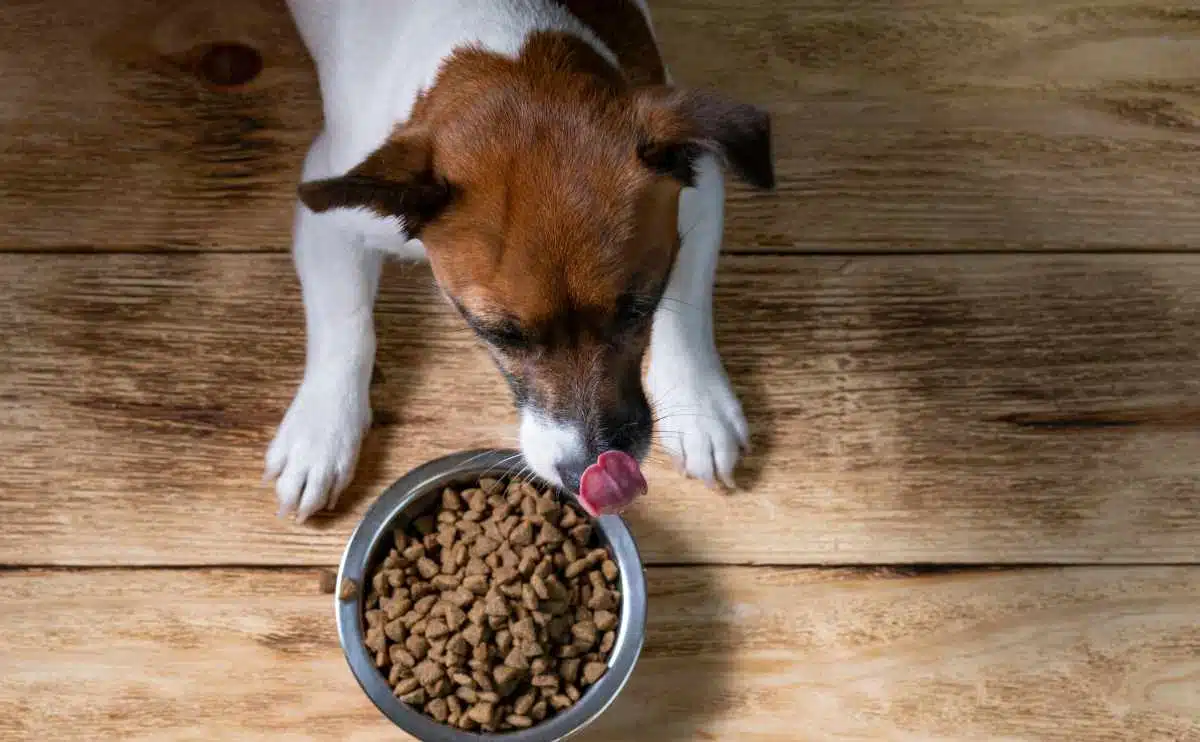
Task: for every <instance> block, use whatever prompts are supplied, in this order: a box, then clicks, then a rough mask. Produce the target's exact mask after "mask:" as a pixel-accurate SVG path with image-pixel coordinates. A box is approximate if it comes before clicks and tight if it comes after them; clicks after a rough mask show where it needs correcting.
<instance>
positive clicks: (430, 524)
mask: <svg viewBox="0 0 1200 742" xmlns="http://www.w3.org/2000/svg"><path fill="white" fill-rule="evenodd" d="M435 522H436V521H435V520H434V517H433V516H432V515H423V516H421V517H420V518H417V519H416V520H414V521H413V528H415V529H416V530H417V533H419V534H421V535H422V536H428V535H429V534H431V533H433V529H434V523H435Z"/></svg>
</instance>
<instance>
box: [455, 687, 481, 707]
mask: <svg viewBox="0 0 1200 742" xmlns="http://www.w3.org/2000/svg"><path fill="white" fill-rule="evenodd" d="M454 695H455V697H456V698H459V699H461V700H463V701H465V702H466V703H468V704H475V703H478V702H479V693H478V691H476V690H475V689H474V688H472V687H470V686H466V685H460V686H459V687H458V690H456V691H454Z"/></svg>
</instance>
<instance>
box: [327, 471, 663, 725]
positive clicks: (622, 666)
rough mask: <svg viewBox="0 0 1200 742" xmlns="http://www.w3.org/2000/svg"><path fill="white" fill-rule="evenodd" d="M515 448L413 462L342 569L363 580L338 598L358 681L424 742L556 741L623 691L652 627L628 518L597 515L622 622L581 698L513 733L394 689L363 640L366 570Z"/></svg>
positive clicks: (370, 515) (367, 519)
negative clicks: (463, 721)
mask: <svg viewBox="0 0 1200 742" xmlns="http://www.w3.org/2000/svg"><path fill="white" fill-rule="evenodd" d="M515 453H516V452H515V451H505V450H482V451H466V452H463V453H457V454H453V455H451V456H446V457H445V458H441V459H437V460H435V461H431V462H429V463H427V464H424V465H422V466H419V467H417V468H416V469H413V470H412V471H410V472H409V473H408V474H405V475H404V476H403V477H401V478H400V479H399V480H398V481H397V482H396V483H395V484H393V485H392V486H391V487H389V488H388V489H387V490H386V491H385V492H384V493H383V494H382V495H381V496H380V497H379V499H378V500H377V501H376V502H375V504H374V505H372V506H371V507H370V509H369V510H367V514H366V515H365V516H364V517H363V520H362V523H360V524H359V525H358V528H356V529H355V530H354V533H353V534H352V535H351V536H350V542H349V544H347V545H346V552H345V553H344V554H343V555H342V563H341V566H340V567H339V569H338V585H341V584H343V581H344V580H347V579H350V580H353V581H354V583H355V584H356V585H358V586H359V589H358V591H357V594H356V595H355V597H354V598H351V599H349V600H341V599H340V597H336V596H335V598H334V600H335V604H336V611H337V625H338V639H339V640H340V641H341V643H342V651H343V652H345V654H346V660H347V661H348V662H349V663H350V669H351V671H353V673H354V677H355V678H356V679H357V680H358V684H359V685H360V686H362V689H363V690H364V691H366V693H367V696H368V697H369V698H370V699H371V701H372V702H374V704H375V706H376V707H378V708H379V710H380V711H382V712H383V714H384V716H386V717H388V718H389V719H391V720H392V721H393V722H394V723H395V724H396V726H398V727H400V728H401V729H403V730H404V731H406V732H408V733H409V734H411V735H413V736H414V737H416V738H417V739H420V740H424V742H462V741H465V740H494V739H502V740H505V742H552V740H561V739H566V738H568V737H571V736H573V735H574V734H575V733H576V732H579V731H580V730H582V729H583V728H584V727H586V726H587V725H588V724H590V723H591V722H592V721H594V720H595V719H596V717H598V716H599V715H600V714H601V713H603V712H604V710H605V709H607V708H608V707H609V706H610V705H611V704H612V702H613V701H614V700H615V699H616V697H617V695H618V694H619V693H620V692H621V689H622V688H624V687H625V683H626V682H627V681H628V680H629V677H630V675H631V674H632V673H633V667H634V665H636V664H637V661H638V655H639V654H641V651H642V642H643V640H644V638H645V634H646V579H645V574H644V573H643V571H642V560H641V557H640V556H639V555H638V550H637V546H636V544H634V541H633V536H632V535H631V534H630V533H629V529H628V528H627V527H626V526H625V522H624V521H622V520H621V518H620V517H619V516H615V515H606V516H601V517H600V518H595V519H593V523H594V524H595V525H596V531H597V533H598V534H599V536H600V538H601V540H602V541H604V542H605V543H606V545H607V546H608V547H609V548H610V549H611V550H612V553H613V558H614V559H615V560H616V563H617V567H618V568H619V569H620V573H621V574H620V579H621V595H622V599H621V624H620V627H619V629H618V632H617V641H616V643H615V644H614V645H613V650H612V654H611V655H609V659H608V672H607V673H605V675H604V677H602V678H601V679H600V681H599V682H598V683H596V684H595V685H593V686H591V687H589V688H588V689H587V690H586V691H584V693H583V695H582V697H580V699H579V702H578V703H576V704H575V705H573V706H571V707H570V708H568V709H567V710H565V711H563V712H561V713H559V714H557V715H555V716H554V717H552V718H550V719H547V720H546V721H545V722H543V723H541V724H538V725H536V726H533V727H530V728H529V729H524V730H521V731H519V732H510V733H507V734H475V733H472V732H464V731H462V730H459V729H454V728H452V727H449V726H446V725H444V724H439V723H437V722H435V721H434V720H433V719H430V718H429V717H427V716H425V715H424V714H422V713H420V712H418V711H416V710H415V709H413V708H410V707H409V706H408V705H406V704H404V703H402V702H401V701H400V700H399V699H397V698H396V697H395V696H393V695H392V689H391V688H390V687H389V686H388V684H387V679H386V678H385V677H383V675H382V674H380V672H379V670H378V669H376V667H375V662H374V658H373V657H372V656H371V655H370V653H369V652H368V650H367V648H366V646H365V645H364V644H363V640H364V638H365V633H364V632H365V631H366V629H365V626H364V623H365V619H364V618H363V609H362V601H363V600H364V599H365V596H366V594H367V592H368V590H369V587H368V585H367V580H366V576H367V575H369V574H371V571H372V569H373V568H374V566H375V565H376V564H378V563H379V562H380V561H382V559H383V558H384V557H385V556H386V555H387V551H388V549H389V548H390V544H391V533H392V530H393V529H394V528H396V527H397V526H404V525H407V523H408V522H409V521H410V520H411V519H412V518H414V517H416V516H418V515H420V514H421V513H423V512H424V511H426V510H427V509H428V508H430V507H432V506H433V505H434V503H435V502H436V501H437V498H439V497H440V496H441V492H442V489H443V488H445V487H447V486H450V485H454V484H465V483H467V482H469V481H471V480H473V479H477V478H478V477H480V476H482V475H484V474H485V473H488V472H492V473H496V472H498V471H502V470H503V469H504V468H505V463H506V462H510V461H512V460H514V459H513V456H514V454H515Z"/></svg>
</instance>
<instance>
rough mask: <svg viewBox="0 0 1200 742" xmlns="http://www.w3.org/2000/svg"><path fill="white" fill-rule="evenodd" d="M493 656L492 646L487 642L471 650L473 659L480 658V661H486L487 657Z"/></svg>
mask: <svg viewBox="0 0 1200 742" xmlns="http://www.w3.org/2000/svg"><path fill="white" fill-rule="evenodd" d="M491 656H492V648H491V647H489V646H488V645H487V644H479V645H477V646H476V647H475V648H474V649H472V650H471V657H472V659H475V660H478V661H480V662H486V661H487V659H488V658H489V657H491Z"/></svg>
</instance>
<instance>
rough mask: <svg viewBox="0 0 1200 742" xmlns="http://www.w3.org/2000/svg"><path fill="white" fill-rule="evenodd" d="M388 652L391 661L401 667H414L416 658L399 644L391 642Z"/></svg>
mask: <svg viewBox="0 0 1200 742" xmlns="http://www.w3.org/2000/svg"><path fill="white" fill-rule="evenodd" d="M389 653H390V654H391V656H392V662H393V663H395V664H397V665H399V666H402V667H415V666H416V664H417V658H416V657H413V655H412V652H409V651H408V650H407V649H405V648H404V647H401V646H400V645H399V644H393V645H392V647H391V649H390V650H389Z"/></svg>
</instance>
